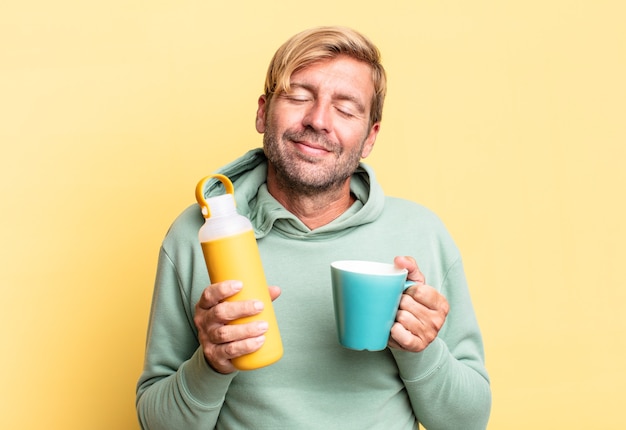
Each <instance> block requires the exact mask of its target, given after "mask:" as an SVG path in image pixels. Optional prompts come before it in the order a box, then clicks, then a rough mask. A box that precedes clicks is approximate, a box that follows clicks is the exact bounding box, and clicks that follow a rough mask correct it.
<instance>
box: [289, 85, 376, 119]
mask: <svg viewBox="0 0 626 430" xmlns="http://www.w3.org/2000/svg"><path fill="white" fill-rule="evenodd" d="M291 88H302V89H304V90H306V91H309V92H311V93H313V92H315V91H314V90H315V87H314V86H313V85H310V84H307V83H303V82H292V83H291ZM333 99H335V100H342V101H347V102H350V103H352V104H354V105H355V106H356V108H357V109H358V110H359V111H360V112H362V113H365V111H366V108H365V105H364V104H363V102H361V100H360V99H359V98H358V97H356V96H353V95H351V94H346V93H335V94H333Z"/></svg>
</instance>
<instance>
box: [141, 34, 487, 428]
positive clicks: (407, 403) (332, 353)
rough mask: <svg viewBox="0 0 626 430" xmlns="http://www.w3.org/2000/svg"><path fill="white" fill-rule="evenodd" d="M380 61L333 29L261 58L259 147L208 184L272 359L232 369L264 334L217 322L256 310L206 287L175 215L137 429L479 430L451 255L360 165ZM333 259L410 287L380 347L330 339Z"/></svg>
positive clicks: (431, 222)
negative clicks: (271, 322)
mask: <svg viewBox="0 0 626 430" xmlns="http://www.w3.org/2000/svg"><path fill="white" fill-rule="evenodd" d="M379 57H380V56H379V52H378V50H377V48H376V47H375V46H374V45H372V44H371V42H370V41H369V40H368V39H366V38H365V37H363V36H362V35H360V34H359V33H357V32H355V31H353V30H350V29H347V28H339V27H322V28H315V29H311V30H308V31H304V32H302V33H300V34H297V35H296V36H294V37H293V38H291V39H290V40H289V41H287V42H286V43H285V44H284V45H283V46H282V47H281V48H279V50H278V51H277V52H276V54H275V56H274V58H273V59H272V62H271V64H270V67H269V70H268V73H267V79H266V83H265V93H264V94H263V95H262V96H261V97H260V98H259V101H258V110H257V117H256V128H257V131H258V132H259V133H262V134H263V135H264V137H263V150H262V151H261V150H255V151H251V152H249V153H248V154H246V155H244V156H243V157H241V158H240V159H238V160H236V161H234V162H233V163H231V164H229V165H228V166H225V167H224V168H222V169H220V170H219V173H222V174H224V175H226V176H228V177H229V178H230V179H231V180H232V181H233V182H234V185H235V198H236V201H237V209H238V211H239V212H240V213H242V214H243V215H246V216H248V217H249V218H250V219H251V221H252V223H253V225H254V228H255V233H256V236H257V240H258V244H259V249H260V252H261V257H262V260H263V265H264V268H265V271H266V277H267V279H268V282H269V283H270V285H276V286H277V287H270V294H271V296H272V298H273V299H276V300H275V301H274V308H275V311H276V315H277V319H278V323H279V327H280V332H281V337H282V340H283V345H284V349H285V352H284V356H283V358H282V359H281V360H280V361H278V362H277V363H275V364H273V365H270V366H267V367H264V368H261V369H258V370H253V371H237V370H236V369H235V368H234V367H233V365H232V363H231V359H232V358H234V357H238V356H241V355H244V354H247V353H250V352H253V351H255V350H257V349H258V348H260V346H261V345H262V344H263V341H264V337H263V333H264V331H265V330H266V326H265V325H264V324H257V323H249V324H241V325H228V322H230V321H232V320H233V319H237V318H240V317H243V316H249V315H253V314H256V313H258V312H259V310H258V303H256V302H254V301H249V302H248V301H245V302H244V301H237V302H225V301H224V299H226V298H227V297H229V296H231V295H233V294H235V293H236V292H237V291H239V289H241V288H242V287H243V288H245V285H243V286H242V285H241V283H240V282H238V281H237V280H232V281H226V282H221V283H215V284H211V282H210V280H209V279H208V275H207V272H206V267H205V264H204V259H203V255H202V251H201V249H200V245H199V243H198V239H197V233H198V229H199V228H200V227H201V225H202V223H203V217H202V215H201V213H200V209H199V207H197V206H195V205H194V206H192V207H190V208H188V209H187V210H186V211H185V212H183V213H182V214H181V215H180V216H179V218H178V219H177V220H176V221H175V222H174V223H173V225H172V227H171V228H170V230H169V232H168V234H167V236H166V238H165V239H164V241H163V245H162V248H161V252H160V257H159V266H158V270H157V279H156V285H155V293H154V298H153V304H152V311H151V316H150V328H149V332H148V340H147V350H146V361H145V367H144V371H143V374H142V375H141V378H140V380H139V383H138V386H137V409H138V414H139V418H140V421H141V424H142V427H143V428H144V429H151V430H153V429H200V428H202V429H210V428H223V429H298V430H299V429H365V428H374V429H379V428H380V429H385V430H392V429H417V428H418V422H419V423H421V424H422V425H424V426H425V427H426V428H428V429H454V430H458V429H464V430H467V429H483V428H485V427H486V424H487V420H488V417H489V411H490V405H491V392H490V387H489V380H488V376H487V372H486V370H485V367H484V359H483V346H482V340H481V335H480V331H479V328H478V324H477V322H476V318H475V315H474V311H473V308H472V304H471V301H470V297H469V293H468V288H467V285H466V281H465V276H464V273H463V268H462V263H461V257H460V255H459V252H458V250H457V248H456V247H455V245H454V243H453V241H452V239H451V238H450V236H449V235H448V233H447V232H446V230H445V228H444V227H443V225H442V224H441V222H440V221H439V220H438V218H437V217H436V216H435V215H433V214H432V213H431V212H429V211H428V210H427V209H425V208H424V207H422V206H420V205H417V204H415V203H412V202H408V201H406V200H402V199H394V198H390V197H385V196H384V194H383V192H382V190H381V188H380V186H379V185H378V183H377V182H376V179H375V177H374V174H373V172H372V170H371V169H370V168H369V167H368V166H366V165H364V164H361V163H360V159H361V158H365V157H367V156H368V155H369V154H370V152H371V150H372V148H373V146H374V142H375V141H376V136H377V134H378V131H379V129H380V121H381V113H382V106H383V100H384V97H385V88H386V80H385V79H386V78H385V72H384V69H383V67H382V66H381V64H380V58H379ZM221 192H222V191H221V190H220V189H219V187H218V185H217V184H213V185H210V186H208V187H207V189H206V190H205V194H206V195H207V196H209V195H213V194H218V193H221ZM405 256H409V257H405ZM341 259H363V260H374V261H382V262H385V261H394V262H395V264H396V265H397V266H399V267H402V268H406V269H407V270H408V272H409V276H408V277H409V279H411V280H413V281H416V282H417V284H416V285H415V286H413V287H410V288H409V289H408V290H407V291H406V292H405V294H403V297H402V300H401V304H400V309H399V311H398V313H397V318H396V322H395V323H394V325H393V327H392V329H391V332H390V336H389V343H388V348H387V349H385V350H384V351H379V352H369V351H352V350H348V349H346V348H343V347H341V346H340V345H339V344H338V342H337V337H336V333H335V326H334V324H335V323H334V317H333V304H332V294H331V286H330V268H329V267H330V263H331V262H332V261H335V260H341ZM416 262H419V267H418V265H417V263H416ZM279 287H280V288H279ZM279 295H280V297H279V298H277V297H278V296H279Z"/></svg>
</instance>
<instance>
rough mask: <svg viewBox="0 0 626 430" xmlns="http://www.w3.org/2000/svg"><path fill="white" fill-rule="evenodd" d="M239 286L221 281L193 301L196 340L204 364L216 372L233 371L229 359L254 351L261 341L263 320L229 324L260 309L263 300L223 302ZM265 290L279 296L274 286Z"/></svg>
mask: <svg viewBox="0 0 626 430" xmlns="http://www.w3.org/2000/svg"><path fill="white" fill-rule="evenodd" d="M242 287H243V284H242V283H241V282H240V281H224V282H218V283H216V284H212V285H209V286H208V287H207V288H205V290H204V291H203V292H202V295H201V296H200V300H198V303H196V314H195V316H194V319H193V320H194V323H195V325H196V328H197V329H198V340H199V342H200V345H201V346H202V351H203V352H204V358H205V359H206V361H207V363H209V365H210V366H211V367H212V368H213V369H215V370H216V371H217V372H219V373H224V374H227V373H232V372H234V371H235V370H236V368H235V367H234V366H233V364H232V362H231V359H233V358H235V357H239V356H242V355H245V354H250V353H251V352H254V351H256V350H258V349H259V348H261V346H262V345H263V342H264V341H265V336H264V333H265V332H266V331H267V327H268V326H267V322H264V321H255V322H250V323H246V324H229V323H230V322H232V321H234V320H236V319H239V318H244V317H249V316H252V315H256V314H258V313H260V312H261V311H262V310H263V302H261V301H260V300H246V301H232V302H227V301H224V299H226V298H228V297H230V296H232V295H234V294H236V293H237V292H239V291H240V290H241V288H242ZM269 290H270V296H271V298H272V300H274V299H275V298H276V297H278V296H279V295H280V288H278V287H269Z"/></svg>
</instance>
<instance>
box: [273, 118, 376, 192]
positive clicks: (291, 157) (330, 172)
mask: <svg viewBox="0 0 626 430" xmlns="http://www.w3.org/2000/svg"><path fill="white" fill-rule="evenodd" d="M298 141H307V142H311V143H315V144H316V145H319V146H322V147H323V148H324V149H326V150H327V151H329V152H330V153H331V154H329V155H332V159H333V160H334V162H329V156H325V157H316V156H314V155H307V154H303V153H302V152H300V151H297V150H294V149H292V148H293V145H294V144H293V142H298ZM363 144H364V141H363V142H362V143H361V145H359V146H358V147H355V148H354V149H352V150H350V151H346V150H345V148H344V147H342V146H341V145H340V144H338V143H336V142H332V141H331V140H329V139H328V138H326V137H325V136H324V135H321V134H319V133H317V132H315V131H314V130H311V129H305V130H304V131H301V132H293V131H289V130H287V131H286V132H285V133H283V135H282V136H281V137H280V138H279V137H278V136H277V135H276V133H275V131H274V130H273V129H272V127H271V126H270V125H269V124H266V131H265V134H264V135H263V149H264V151H265V155H266V157H267V159H268V160H269V162H270V163H271V164H272V166H273V167H274V169H275V171H276V178H277V180H278V181H279V184H280V186H281V187H283V188H284V189H286V190H289V191H291V192H296V193H298V194H302V195H316V194H319V193H320V192H328V191H331V190H335V189H338V188H341V186H342V185H343V184H345V182H346V180H348V179H349V178H350V177H351V176H352V174H353V173H354V172H355V171H356V169H357V167H358V166H359V161H360V160H361V153H362V150H363Z"/></svg>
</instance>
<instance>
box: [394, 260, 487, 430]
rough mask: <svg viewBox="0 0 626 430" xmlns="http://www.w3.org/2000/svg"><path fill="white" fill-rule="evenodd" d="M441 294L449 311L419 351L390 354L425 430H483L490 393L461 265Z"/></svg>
mask: <svg viewBox="0 0 626 430" xmlns="http://www.w3.org/2000/svg"><path fill="white" fill-rule="evenodd" d="M442 294H444V296H446V298H447V300H448V302H449V304H450V312H449V313H448V317H447V318H446V322H445V324H444V326H443V327H442V330H441V331H440V332H439V336H438V337H437V338H436V339H435V341H434V342H432V343H431V344H430V345H429V346H428V347H427V348H426V349H425V350H424V351H422V352H419V353H412V352H407V351H400V350H396V349H392V353H393V356H394V358H395V360H396V363H397V364H398V368H399V370H400V377H401V378H402V380H403V382H404V385H405V386H406V389H407V392H408V394H409V398H410V400H411V405H412V407H413V411H414V413H415V416H416V417H418V419H419V421H420V422H421V423H422V424H423V425H424V427H426V428H427V429H428V430H454V429H460V428H462V429H467V430H471V429H477V430H478V429H485V428H486V427H487V422H488V419H489V413H490V410H491V389H490V385H489V377H488V375H487V371H486V369H485V366H484V352H483V342H482V337H481V335H480V330H479V328H478V323H477V321H476V317H475V314H474V310H473V307H472V303H471V300H470V296H469V292H468V288H467V283H466V280H465V275H464V273H463V267H462V263H461V260H460V259H458V260H457V261H456V262H455V263H454V264H453V265H452V266H451V268H450V269H449V270H448V272H447V273H446V275H445V278H444V281H443V285H442Z"/></svg>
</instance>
